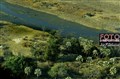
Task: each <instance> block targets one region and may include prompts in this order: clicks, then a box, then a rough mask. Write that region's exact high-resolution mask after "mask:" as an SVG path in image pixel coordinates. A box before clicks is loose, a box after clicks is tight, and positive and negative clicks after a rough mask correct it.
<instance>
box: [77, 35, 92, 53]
mask: <svg viewBox="0 0 120 79" xmlns="http://www.w3.org/2000/svg"><path fill="white" fill-rule="evenodd" d="M79 43H80V45H81V46H82V47H83V52H84V53H86V54H87V53H89V52H90V49H91V48H92V47H93V46H94V45H93V44H94V43H93V41H92V40H88V39H85V38H82V37H79Z"/></svg>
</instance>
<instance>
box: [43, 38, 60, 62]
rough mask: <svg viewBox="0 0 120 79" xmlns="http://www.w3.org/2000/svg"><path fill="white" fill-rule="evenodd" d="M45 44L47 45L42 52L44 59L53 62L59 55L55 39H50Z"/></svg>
mask: <svg viewBox="0 0 120 79" xmlns="http://www.w3.org/2000/svg"><path fill="white" fill-rule="evenodd" d="M47 43H48V45H47V47H46V50H45V52H44V58H45V59H46V60H52V61H55V60H56V59H57V58H58V53H59V45H58V40H57V39H55V38H50V39H49V41H48V42H47Z"/></svg>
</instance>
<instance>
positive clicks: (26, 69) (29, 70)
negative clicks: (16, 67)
mask: <svg viewBox="0 0 120 79" xmlns="http://www.w3.org/2000/svg"><path fill="white" fill-rule="evenodd" d="M24 72H25V74H27V76H28V75H29V74H30V73H31V68H30V67H25V69H24Z"/></svg>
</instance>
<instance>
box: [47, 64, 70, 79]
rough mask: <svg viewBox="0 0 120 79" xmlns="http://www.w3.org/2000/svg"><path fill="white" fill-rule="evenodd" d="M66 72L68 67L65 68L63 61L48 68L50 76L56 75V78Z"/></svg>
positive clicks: (65, 74)
mask: <svg viewBox="0 0 120 79" xmlns="http://www.w3.org/2000/svg"><path fill="white" fill-rule="evenodd" d="M67 72H68V69H67V68H66V66H65V65H64V63H57V64H55V65H54V66H53V67H52V68H51V69H50V71H49V72H48V74H49V75H50V76H51V77H54V78H55V77H56V78H57V77H65V76H67Z"/></svg>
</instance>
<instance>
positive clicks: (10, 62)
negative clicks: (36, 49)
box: [3, 56, 26, 75]
mask: <svg viewBox="0 0 120 79" xmlns="http://www.w3.org/2000/svg"><path fill="white" fill-rule="evenodd" d="M3 66H4V67H5V68H6V69H10V70H11V71H12V72H13V73H15V74H17V75H19V74H20V73H23V70H24V67H25V66H26V62H25V58H24V57H23V56H11V57H8V58H7V59H6V60H5V62H4V64H3Z"/></svg>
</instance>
